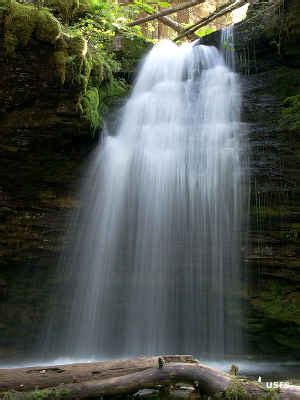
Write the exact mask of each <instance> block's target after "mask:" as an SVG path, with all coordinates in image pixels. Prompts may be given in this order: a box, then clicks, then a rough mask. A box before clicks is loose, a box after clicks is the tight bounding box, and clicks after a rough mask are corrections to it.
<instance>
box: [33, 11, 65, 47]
mask: <svg viewBox="0 0 300 400" xmlns="http://www.w3.org/2000/svg"><path fill="white" fill-rule="evenodd" d="M36 16H37V18H36V31H35V37H36V38H37V39H38V40H40V41H42V42H47V43H55V42H56V40H57V39H58V38H59V36H60V35H61V32H62V29H61V24H60V23H59V21H58V20H57V19H56V18H55V17H54V15H53V14H51V12H50V11H48V10H46V9H42V10H39V11H38V12H37V14H36Z"/></svg>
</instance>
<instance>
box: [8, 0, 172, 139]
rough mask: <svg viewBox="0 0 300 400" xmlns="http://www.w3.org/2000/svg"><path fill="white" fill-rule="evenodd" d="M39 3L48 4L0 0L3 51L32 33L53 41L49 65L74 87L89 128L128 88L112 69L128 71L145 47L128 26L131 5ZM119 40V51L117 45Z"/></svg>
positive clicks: (67, 0) (103, 0)
mask: <svg viewBox="0 0 300 400" xmlns="http://www.w3.org/2000/svg"><path fill="white" fill-rule="evenodd" d="M163 3H164V4H161V6H166V5H167V3H166V2H163ZM43 4H44V5H45V6H46V7H48V8H46V7H41V6H40V5H39V7H36V6H35V5H33V4H21V3H18V2H17V1H16V0H0V10H1V9H2V8H3V10H5V13H4V15H5V20H4V26H5V29H4V46H5V50H6V54H7V56H8V57H12V56H14V55H15V54H16V51H17V49H18V47H27V46H28V45H29V42H30V40H31V39H36V40H38V41H41V42H46V43H49V44H50V45H52V46H53V47H52V51H53V53H52V62H53V66H54V67H55V68H54V70H55V71H56V74H57V76H58V78H59V80H60V82H61V84H62V85H64V84H72V85H76V86H77V87H78V91H79V97H80V100H79V104H80V107H79V108H80V110H81V113H82V115H83V118H84V119H86V120H87V121H89V123H90V126H91V129H92V131H93V132H94V131H95V130H96V129H97V128H98V127H99V126H100V125H101V123H102V118H101V113H103V112H104V111H105V110H106V108H107V106H108V105H109V104H111V103H112V102H113V101H114V100H115V99H116V98H117V97H119V96H122V95H124V94H125V93H126V92H127V89H128V87H127V85H126V84H125V83H124V80H122V78H116V74H117V73H118V72H119V71H120V70H121V69H123V68H124V67H125V71H126V73H131V72H132V69H133V67H132V65H133V64H134V63H135V62H136V60H137V58H139V57H140V55H141V51H144V49H145V46H144V44H145V41H144V39H143V38H142V35H141V33H140V28H139V27H133V28H128V26H127V22H128V20H129V18H130V15H131V14H130V13H131V12H132V9H131V7H120V6H119V5H118V3H117V2H112V1H109V0H44V1H43ZM1 7H2V8H1ZM134 7H136V6H135V5H134ZM134 7H133V8H134ZM54 15H55V16H54ZM136 39H137V40H136ZM118 41H121V47H122V51H120V50H116V48H117V43H118ZM124 49H126V50H125V51H123V50H124ZM124 58H126V61H124ZM128 59H130V60H128ZM127 61H128V65H127V64H126V63H127ZM124 64H126V65H124Z"/></svg>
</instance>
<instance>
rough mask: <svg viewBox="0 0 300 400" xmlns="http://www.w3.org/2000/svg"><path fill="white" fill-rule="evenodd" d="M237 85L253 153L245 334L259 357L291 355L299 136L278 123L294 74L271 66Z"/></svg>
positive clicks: (299, 239) (298, 243)
mask: <svg viewBox="0 0 300 400" xmlns="http://www.w3.org/2000/svg"><path fill="white" fill-rule="evenodd" d="M287 77H289V78H290V80H289V79H287ZM242 84H243V88H244V116H243V119H244V121H245V122H247V123H248V127H249V140H250V151H251V153H250V172H251V208H250V226H249V253H248V256H247V257H246V265H247V271H248V276H249V282H250V287H249V293H248V295H246V296H245V301H246V303H247V309H248V320H247V325H246V329H245V334H246V335H247V337H248V341H249V344H250V348H251V349H253V350H254V351H257V352H258V353H259V352H262V353H263V354H270V355H274V356H275V355H276V354H277V355H282V356H284V355H285V356H287V357H291V358H294V357H297V354H298V355H299V351H300V349H299V347H300V344H299V335H300V318H299V308H300V295H299V288H300V282H299V268H300V252H299V248H300V234H299V228H300V225H299V221H300V197H299V189H298V188H299V182H300V172H299V171H300V159H299V154H300V135H299V134H300V132H299V130H295V129H293V130H290V129H289V128H288V127H286V126H283V125H282V108H283V100H284V98H285V97H286V96H290V95H293V94H294V93H295V92H297V91H299V90H300V70H299V69H294V68H290V67H286V66H283V65H277V66H275V67H273V68H272V69H270V70H269V71H266V72H261V73H257V74H253V75H249V76H244V77H243V78H242ZM297 310H298V311H297Z"/></svg>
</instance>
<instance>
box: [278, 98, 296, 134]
mask: <svg viewBox="0 0 300 400" xmlns="http://www.w3.org/2000/svg"><path fill="white" fill-rule="evenodd" d="M281 124H282V125H283V126H284V127H286V128H288V129H291V130H297V129H300V95H299V94H298V95H296V96H291V97H287V98H286V99H285V100H284V102H283V109H282V112H281Z"/></svg>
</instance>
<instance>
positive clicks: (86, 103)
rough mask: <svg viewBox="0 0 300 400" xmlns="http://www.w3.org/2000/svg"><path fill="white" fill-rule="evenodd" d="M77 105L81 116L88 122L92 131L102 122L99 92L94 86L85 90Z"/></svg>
mask: <svg viewBox="0 0 300 400" xmlns="http://www.w3.org/2000/svg"><path fill="white" fill-rule="evenodd" d="M79 107H80V110H81V112H82V115H83V117H84V118H85V119H86V120H87V121H88V122H89V123H90V125H91V128H92V130H93V132H95V131H96V129H97V128H98V127H99V126H100V125H101V122H102V121H101V117H100V113H99V107H100V99H99V92H98V89H97V88H96V87H92V88H90V89H88V90H87V91H86V93H85V94H84V95H83V96H82V97H81V99H80V103H79Z"/></svg>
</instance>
